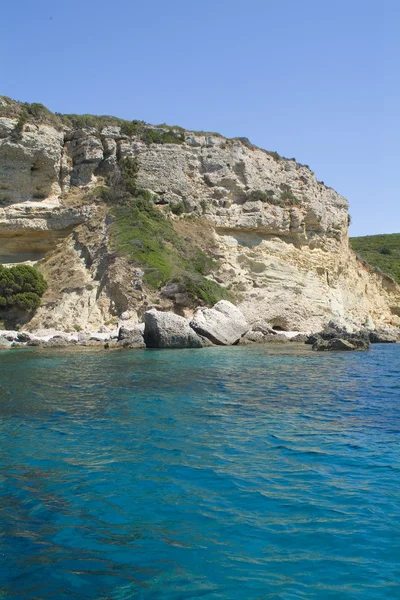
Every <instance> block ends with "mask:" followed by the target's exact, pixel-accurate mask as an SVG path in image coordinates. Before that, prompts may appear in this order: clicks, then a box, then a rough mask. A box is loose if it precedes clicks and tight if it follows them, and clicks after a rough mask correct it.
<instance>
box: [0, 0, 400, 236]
mask: <svg viewBox="0 0 400 600" xmlns="http://www.w3.org/2000/svg"><path fill="white" fill-rule="evenodd" d="M1 12H2V17H1V20H2V35H1V38H0V56H1V58H0V82H1V85H0V94H3V95H5V96H10V97H12V98H14V99H16V100H21V101H24V102H40V103H42V104H44V105H46V106H47V107H48V108H50V110H52V111H54V112H60V113H92V114H108V115H114V116H117V117H121V118H125V119H142V120H144V121H147V122H149V123H155V124H157V123H168V124H170V125H181V126H182V127H186V128H188V129H196V130H205V131H218V132H220V133H222V134H223V135H225V136H228V137H236V136H244V137H248V138H249V139H250V140H251V141H252V142H253V143H254V144H257V145H258V146H261V147H262V148H265V149H267V150H276V151H277V152H279V154H281V155H282V156H286V157H288V158H292V157H295V158H296V160H298V161H299V162H301V163H304V164H308V165H310V167H311V168H312V170H313V171H314V172H315V174H316V176H317V179H319V180H322V181H324V182H325V183H326V184H327V185H329V186H331V187H333V188H334V189H336V190H337V191H338V192H339V193H341V194H342V195H343V196H345V197H346V198H347V200H348V201H349V202H350V209H349V212H350V214H351V220H352V224H351V228H350V234H351V235H353V236H358V235H370V234H375V233H397V232H400V208H399V201H400V194H399V189H400V184H399V182H397V175H398V165H399V159H400V156H399V148H398V144H399V140H400V69H399V65H400V36H399V35H398V30H399V28H400V2H399V0H346V1H344V0H334V1H331V2H328V1H324V0H302V1H301V2H300V1H299V0H280V1H279V0H246V1H244V0H201V1H199V0H168V1H166V0H146V2H145V1H144V0H142V1H138V0H113V1H112V2H110V1H107V2H106V1H104V0H96V1H93V0H79V1H77V0H68V2H60V1H57V2H56V1H55V0H35V2H32V0H19V1H14V2H7V3H5V5H4V6H2V11H1Z"/></svg>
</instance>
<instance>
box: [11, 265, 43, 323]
mask: <svg viewBox="0 0 400 600" xmlns="http://www.w3.org/2000/svg"><path fill="white" fill-rule="evenodd" d="M46 289H47V284H46V282H45V280H44V278H43V275H42V274H41V273H40V272H39V271H38V270H37V269H35V268H34V267H30V266H28V265H16V266H14V267H11V268H9V269H8V268H6V267H4V266H3V265H0V310H1V311H10V310H15V309H16V310H21V311H24V312H32V311H34V310H35V309H36V308H38V306H39V305H40V299H41V296H42V295H43V294H44V292H45V291H46Z"/></svg>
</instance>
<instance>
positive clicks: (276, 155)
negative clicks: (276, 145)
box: [266, 150, 282, 160]
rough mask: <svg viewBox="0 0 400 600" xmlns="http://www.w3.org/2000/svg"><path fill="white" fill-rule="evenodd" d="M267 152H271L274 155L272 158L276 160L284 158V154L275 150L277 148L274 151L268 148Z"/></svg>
mask: <svg viewBox="0 0 400 600" xmlns="http://www.w3.org/2000/svg"><path fill="white" fill-rule="evenodd" d="M266 153H267V154H269V155H270V156H272V158H273V159H274V160H282V156H281V155H280V154H279V153H278V152H275V150H273V151H269V150H266Z"/></svg>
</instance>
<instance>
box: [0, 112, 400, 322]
mask: <svg viewBox="0 0 400 600" xmlns="http://www.w3.org/2000/svg"><path fill="white" fill-rule="evenodd" d="M17 124H18V120H17V119H16V118H9V117H3V118H0V262H3V263H9V264H11V263H18V262H23V261H33V262H34V261H37V260H41V261H42V262H41V268H42V269H43V270H44V271H46V274H47V277H48V278H49V280H50V285H49V291H48V292H46V294H47V296H46V295H45V297H44V302H43V306H42V307H41V308H40V309H39V311H38V313H37V315H36V317H35V324H36V325H37V326H42V325H44V326H47V327H53V326H57V327H60V326H61V325H63V326H64V327H66V328H73V327H79V328H85V327H86V325H88V324H89V323H90V325H91V327H95V326H99V325H101V324H104V323H107V322H109V321H110V320H113V319H114V320H115V319H116V320H118V318H119V316H120V314H121V313H129V315H130V318H131V320H132V322H137V321H138V320H140V318H141V316H142V315H143V314H144V310H145V306H146V302H148V301H149V296H148V293H147V291H146V289H141V286H140V282H139V283H138V281H137V276H136V275H135V268H136V267H135V266H133V265H128V264H127V263H124V261H123V260H121V259H118V260H117V259H115V257H112V258H110V256H112V253H111V252H110V249H109V246H108V226H109V223H108V219H107V216H106V214H103V213H102V212H101V210H100V209H99V207H98V206H97V205H96V204H95V203H94V202H93V200H91V199H90V198H91V197H90V193H89V192H90V191H91V190H92V189H93V188H94V187H95V186H96V185H102V184H103V183H104V177H106V176H107V175H108V174H110V173H112V171H113V169H115V167H116V165H117V164H118V162H119V161H120V160H121V159H123V158H124V157H128V156H130V157H137V159H138V163H139V172H138V181H137V183H138V186H139V187H142V188H145V189H148V190H150V191H151V192H152V193H153V195H154V201H155V202H156V204H158V205H159V207H160V210H165V208H166V207H168V206H169V207H170V208H172V209H173V208H174V206H175V207H176V206H178V205H179V206H180V205H181V206H182V209H183V212H184V214H183V216H180V217H176V216H174V213H173V211H172V213H171V215H170V216H171V218H172V219H181V220H183V219H185V218H187V216H188V215H191V216H192V217H196V218H202V219H205V220H206V222H207V223H208V227H209V228H210V229H211V230H212V232H213V235H214V237H215V240H216V242H217V245H218V248H219V254H218V258H219V268H218V270H217V271H216V273H215V275H214V276H215V279H216V280H217V281H218V282H219V283H220V284H222V285H224V286H226V287H228V288H229V289H230V290H232V292H234V293H235V294H236V297H237V299H238V303H239V304H240V308H241V310H242V311H243V313H244V315H245V317H246V319H247V321H248V322H249V323H250V324H252V323H254V322H256V321H258V320H264V321H267V322H269V323H270V324H271V325H275V326H278V327H280V328H282V329H285V330H300V331H308V330H311V329H314V330H315V329H318V328H320V327H321V326H322V325H324V324H325V323H326V322H327V321H329V320H330V319H332V318H334V319H337V320H339V321H345V322H351V323H358V324H363V323H364V322H365V321H366V320H367V319H368V318H372V319H373V320H374V322H375V323H376V324H377V325H378V324H383V323H385V324H392V325H397V324H400V293H399V287H398V286H397V285H396V284H395V283H394V282H393V281H392V280H391V279H390V278H388V277H386V276H384V275H383V274H381V273H378V272H374V271H372V270H371V269H370V268H369V267H368V266H366V265H365V264H364V263H363V262H362V261H360V260H359V259H357V258H356V256H355V255H354V253H353V252H352V251H351V250H349V247H348V231H347V227H348V203H347V201H346V200H345V199H344V198H343V197H342V196H340V195H339V194H338V193H336V192H335V191H334V190H332V189H331V188H328V187H326V186H325V185H324V184H323V183H321V182H318V181H317V179H316V177H315V175H314V173H313V172H312V171H311V170H310V169H309V167H307V166H305V165H301V164H299V163H297V162H296V161H295V160H294V159H293V160H287V159H283V158H281V157H279V156H278V155H276V154H275V153H269V152H266V151H264V150H261V149H259V148H256V147H255V146H253V145H251V144H250V143H249V142H248V141H246V140H241V139H232V140H229V139H226V138H224V137H222V136H219V135H215V134H195V133H193V132H185V133H184V142H183V143H179V144H171V143H167V144H156V143H152V144H146V143H144V142H143V141H140V140H138V139H136V138H135V137H130V136H128V135H125V134H123V133H122V131H121V129H120V127H118V126H116V125H115V126H106V127H103V128H100V129H98V128H97V129H96V128H85V129H79V128H76V129H74V128H73V127H67V126H65V125H63V124H62V123H61V121H60V124H59V125H57V124H56V125H50V124H46V123H29V122H28V123H27V124H25V125H24V127H23V128H22V131H20V132H19V133H18V135H16V133H15V132H16V126H17ZM99 211H100V212H99ZM187 223H188V225H187V227H188V231H190V220H188V221H187ZM55 257H56V258H55ZM64 263H65V268H63V269H61V268H59V266H60V265H61V264H64ZM68 273H69V276H68ZM68 277H69V280H68ZM53 280H54V281H53ZM156 296H157V294H156ZM158 296H159V301H160V302H161V303H162V307H163V308H164V309H167V308H169V309H174V306H173V304H172V303H171V302H170V303H169V304H168V302H166V301H165V299H163V298H162V296H161V295H158ZM152 298H153V300H154V294H153V295H152Z"/></svg>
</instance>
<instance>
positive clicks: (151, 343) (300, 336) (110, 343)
mask: <svg viewBox="0 0 400 600" xmlns="http://www.w3.org/2000/svg"><path fill="white" fill-rule="evenodd" d="M398 341H400V329H398V328H396V329H395V328H381V329H379V330H377V329H373V328H371V327H362V328H355V327H353V326H349V325H338V324H336V323H334V322H332V321H331V322H329V323H328V325H327V326H326V327H325V329H323V330H322V331H320V332H318V333H311V332H288V331H281V330H279V329H277V328H274V327H271V326H270V325H269V324H268V323H263V322H258V323H255V324H253V325H252V326H250V325H249V324H248V323H247V322H246V319H245V317H244V315H243V313H242V312H241V311H240V310H239V309H238V308H237V307H236V306H234V305H233V304H232V303H231V302H228V301H226V300H221V301H220V302H218V303H217V304H215V305H214V306H213V307H212V308H204V307H202V308H198V309H197V310H196V311H195V313H194V315H193V316H192V318H191V319H186V318H184V317H181V316H179V315H176V314H174V313H171V312H162V311H159V310H156V309H155V308H153V309H151V310H148V311H147V312H146V313H145V314H144V322H143V323H141V324H138V325H136V326H134V327H133V328H128V327H126V326H122V327H119V328H117V329H115V330H114V331H109V330H106V328H101V330H100V331H98V332H83V331H81V332H76V333H67V332H62V331H51V330H41V331H32V332H28V331H9V330H0V350H7V349H13V348H28V347H38V348H66V347H71V346H78V347H98V348H105V349H117V348H124V349H140V348H142V349H144V348H170V349H171V348H204V347H210V346H233V345H238V344H240V345H252V344H283V343H290V342H291V343H293V342H295V343H303V344H304V343H305V344H308V345H311V346H312V349H313V350H315V351H318V352H322V351H349V350H368V349H369V347H370V344H375V343H396V342H398Z"/></svg>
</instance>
